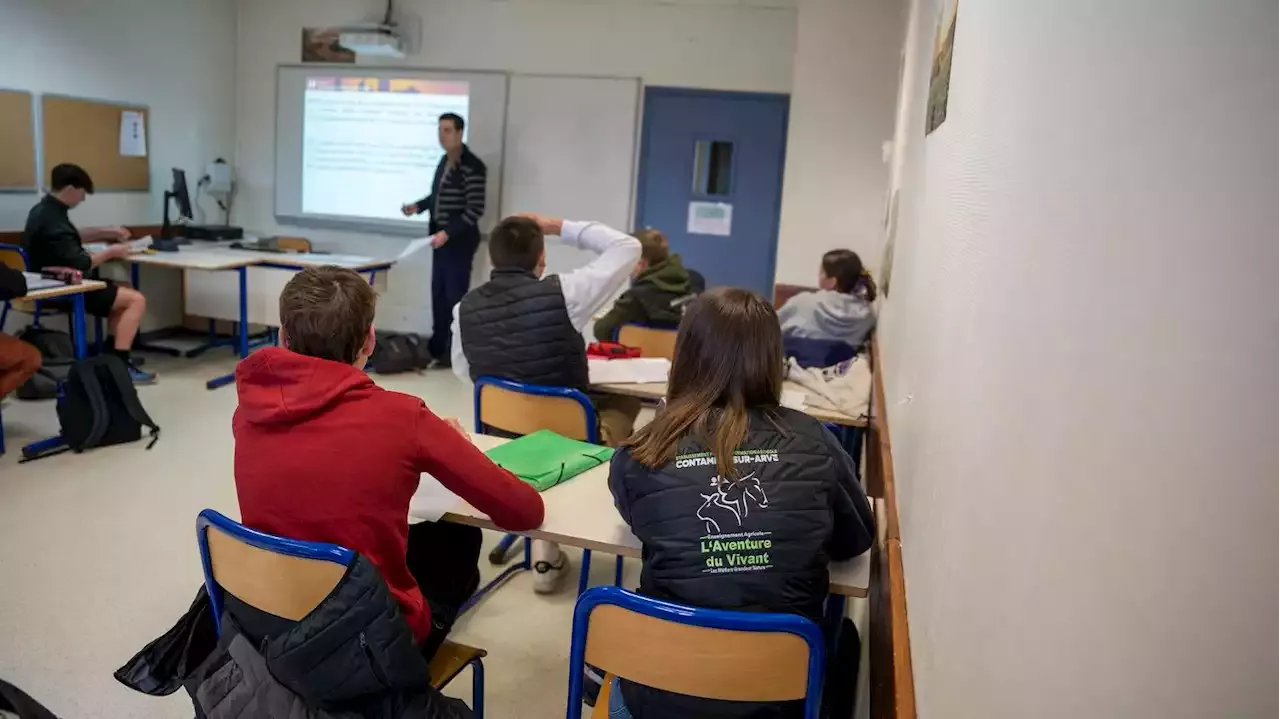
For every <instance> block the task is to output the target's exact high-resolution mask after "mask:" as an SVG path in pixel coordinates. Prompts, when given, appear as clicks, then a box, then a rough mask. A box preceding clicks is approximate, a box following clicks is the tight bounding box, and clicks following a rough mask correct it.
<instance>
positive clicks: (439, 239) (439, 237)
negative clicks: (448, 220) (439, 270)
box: [431, 230, 449, 247]
mask: <svg viewBox="0 0 1280 719" xmlns="http://www.w3.org/2000/svg"><path fill="white" fill-rule="evenodd" d="M448 241H449V234H448V233H447V232H445V231H444V230H440V231H439V232H437V233H435V234H434V235H432V236H431V246H432V247H439V246H441V245H443V244H444V243H446V242H448Z"/></svg>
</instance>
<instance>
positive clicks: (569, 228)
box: [549, 220, 640, 332]
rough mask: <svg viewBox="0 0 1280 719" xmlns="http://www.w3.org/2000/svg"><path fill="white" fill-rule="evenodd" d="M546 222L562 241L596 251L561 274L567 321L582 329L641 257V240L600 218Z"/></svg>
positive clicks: (629, 273) (624, 280) (571, 245)
mask: <svg viewBox="0 0 1280 719" xmlns="http://www.w3.org/2000/svg"><path fill="white" fill-rule="evenodd" d="M549 222H550V223H552V225H553V226H554V227H556V228H557V229H558V233H559V235H560V239H562V240H564V242H565V244H567V245H569V246H570V247H577V248H579V249H583V250H587V251H589V252H594V253H596V254H597V255H599V257H597V258H595V259H594V260H592V261H591V262H588V263H587V264H586V265H584V266H582V267H579V268H577V269H576V270H570V271H568V272H565V273H562V274H561V275H560V288H561V289H562V290H563V291H564V304H565V308H566V309H567V310H568V311H569V321H570V322H572V323H573V326H574V329H576V330H578V331H579V332H581V331H582V330H583V329H585V328H586V326H587V324H588V323H590V322H591V317H592V315H594V314H595V313H597V312H599V311H600V308H602V307H604V305H605V303H606V302H608V301H609V300H610V299H612V298H613V295H614V293H616V292H617V291H618V288H620V287H622V283H624V282H626V281H627V277H629V276H630V275H631V271H632V270H634V269H635V266H636V262H637V261H639V259H640V240H637V239H636V238H634V237H632V236H631V235H628V234H627V233H625V232H622V231H620V230H615V229H613V228H612V227H609V226H608V225H605V224H602V223H599V222H574V221H572V220H550V221H549Z"/></svg>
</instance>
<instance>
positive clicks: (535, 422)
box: [462, 377, 622, 612]
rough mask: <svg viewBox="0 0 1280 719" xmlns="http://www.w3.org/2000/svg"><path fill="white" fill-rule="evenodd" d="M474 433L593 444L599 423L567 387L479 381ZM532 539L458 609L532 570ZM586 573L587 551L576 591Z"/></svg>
mask: <svg viewBox="0 0 1280 719" xmlns="http://www.w3.org/2000/svg"><path fill="white" fill-rule="evenodd" d="M475 416H476V434H492V433H493V430H498V431H499V432H505V433H507V434H514V435H517V436H519V435H526V434H530V433H533V432H537V431H538V430H542V429H549V430H551V431H552V432H555V433H556V434H559V435H563V436H565V437H568V438H570V439H576V440H581V441H583V442H590V443H592V444H598V443H599V442H600V419H599V417H597V416H596V408H595V406H594V405H592V404H591V400H590V399H588V398H587V396H586V395H585V394H583V393H582V392H580V391H579V390H576V389H570V388H568V387H547V386H544V385H535V384H524V383H522V382H512V381H510V380H505V379H498V378H496V377H480V378H479V379H477V380H476V383H475ZM516 539H517V537H516V535H514V534H508V535H507V536H505V537H503V538H502V541H500V542H499V543H498V546H497V547H495V548H494V550H493V551H492V552H490V553H489V561H491V562H493V563H495V564H502V563H503V562H504V561H505V560H506V556H507V551H508V550H509V549H510V548H511V545H512V544H514V543H515V541H516ZM531 546H532V540H530V539H528V538H526V539H525V560H524V562H523V563H522V564H517V565H515V566H512V567H510V568H508V569H507V570H506V571H504V572H503V573H502V574H500V575H498V577H497V578H496V579H494V580H493V581H492V582H490V583H489V584H488V585H486V586H485V587H483V588H482V589H480V591H478V592H476V594H475V595H474V596H473V597H472V598H471V599H469V600H467V603H466V604H465V605H463V608H462V611H464V612H465V611H466V610H467V609H470V608H471V605H472V604H474V603H475V601H476V600H478V599H479V598H480V597H483V596H484V595H485V594H486V593H487V592H488V591H490V590H491V589H492V588H493V587H495V586H497V585H498V584H499V583H500V582H501V581H502V580H505V579H506V578H507V577H509V576H510V575H511V574H514V573H515V572H518V571H521V570H526V569H531V568H532V567H533V564H532V557H531V549H530V547H531ZM590 575H591V550H590V549H584V550H582V571H581V573H580V575H579V577H578V593H579V594H581V593H582V592H584V591H586V588H587V580H588V579H589V578H590ZM614 583H615V584H621V583H622V557H618V558H617V564H616V566H615V568H614Z"/></svg>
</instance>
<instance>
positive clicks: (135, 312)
mask: <svg viewBox="0 0 1280 719" xmlns="http://www.w3.org/2000/svg"><path fill="white" fill-rule="evenodd" d="M146 311H147V298H146V297H144V296H143V294H142V293H141V292H139V291H137V290H135V289H133V288H132V287H117V288H116V297H115V301H114V302H112V303H111V312H110V314H109V315H108V316H107V328H108V329H110V330H111V332H112V334H114V335H115V344H114V346H113V349H115V351H116V354H118V355H120V356H121V357H122V358H127V357H128V356H129V349H130V348H131V347H133V339H134V337H136V336H137V335H138V328H139V327H141V326H142V315H143V314H144V313H145V312H146Z"/></svg>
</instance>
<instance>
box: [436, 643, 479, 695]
mask: <svg viewBox="0 0 1280 719" xmlns="http://www.w3.org/2000/svg"><path fill="white" fill-rule="evenodd" d="M488 655H489V653H488V652H486V651H485V650H483V649H477V648H476V647H469V646H467V645H466V644H455V643H453V642H451V641H449V640H447V639H446V640H445V642H444V644H441V645H440V648H439V649H437V650H436V654H435V656H434V657H431V664H429V665H428V666H427V676H428V677H429V678H430V680H431V686H433V687H435V688H436V689H440V688H441V687H443V686H444V685H445V684H448V683H449V680H450V679H453V678H454V677H456V676H457V675H458V672H460V671H462V670H463V669H464V668H466V666H467V665H468V664H470V663H471V662H472V661H474V660H476V659H483V658H485V657H486V656H488Z"/></svg>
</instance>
